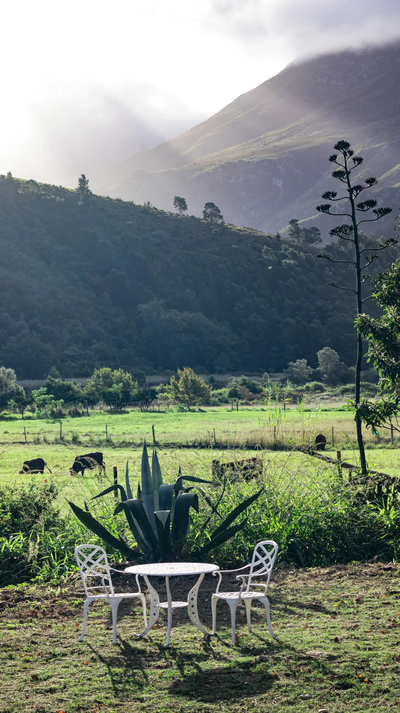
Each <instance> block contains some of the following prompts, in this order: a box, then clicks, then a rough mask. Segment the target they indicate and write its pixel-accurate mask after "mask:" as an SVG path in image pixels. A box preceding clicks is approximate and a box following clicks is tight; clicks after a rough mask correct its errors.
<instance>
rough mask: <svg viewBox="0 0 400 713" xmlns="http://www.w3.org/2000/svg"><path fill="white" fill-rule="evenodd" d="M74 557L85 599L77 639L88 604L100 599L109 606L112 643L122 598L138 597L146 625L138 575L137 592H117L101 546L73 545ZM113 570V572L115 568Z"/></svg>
mask: <svg viewBox="0 0 400 713" xmlns="http://www.w3.org/2000/svg"><path fill="white" fill-rule="evenodd" d="M75 558H76V561H77V564H78V568H79V574H80V575H81V579H82V582H83V587H84V589H85V594H86V600H85V603H84V605H83V628H82V633H81V635H80V637H79V641H82V639H83V637H84V635H85V631H86V624H87V614H88V607H89V604H90V603H91V602H93V601H98V600H101V599H105V600H106V601H107V602H108V603H109V605H110V606H111V614H112V626H113V644H115V642H116V640H117V611H118V606H119V604H120V602H121V601H122V599H131V598H132V597H138V598H139V599H140V601H141V602H142V607H143V618H144V625H145V627H146V625H147V616H146V598H145V596H144V594H143V592H142V591H141V589H140V584H139V577H138V576H137V577H136V584H137V586H138V591H137V592H130V593H127V592H121V593H120V594H118V593H116V592H115V591H114V587H113V583H112V580H111V571H110V570H111V567H110V566H109V564H108V559H107V554H106V552H105V550H104V549H103V548H102V547H98V546H97V545H79V547H75ZM113 571H114V572H115V571H117V570H113Z"/></svg>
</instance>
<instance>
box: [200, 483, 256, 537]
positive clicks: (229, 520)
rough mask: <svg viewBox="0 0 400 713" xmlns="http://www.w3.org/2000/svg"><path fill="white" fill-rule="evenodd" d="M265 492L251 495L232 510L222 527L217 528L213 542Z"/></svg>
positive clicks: (213, 535)
mask: <svg viewBox="0 0 400 713" xmlns="http://www.w3.org/2000/svg"><path fill="white" fill-rule="evenodd" d="M263 490H264V488H261V490H258V492H257V493H254V495H251V496H250V497H249V498H246V500H243V502H242V503H240V505H238V506H237V507H236V508H234V509H233V510H232V512H231V513H229V515H228V517H226V518H225V520H223V521H222V522H221V524H220V526H219V527H217V529H216V530H215V532H213V534H212V535H211V539H212V540H213V539H214V537H217V536H218V535H219V534H220V532H223V531H224V530H226V528H227V527H229V525H230V524H231V523H232V522H234V521H235V520H236V518H237V517H238V516H239V515H240V514H241V513H242V512H243V511H244V510H246V508H248V507H249V505H251V504H252V503H254V501H255V500H257V498H259V497H260V495H261V493H262V492H263Z"/></svg>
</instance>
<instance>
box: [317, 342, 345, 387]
mask: <svg viewBox="0 0 400 713" xmlns="http://www.w3.org/2000/svg"><path fill="white" fill-rule="evenodd" d="M317 358H318V371H319V372H320V373H321V376H322V380H323V381H325V382H327V383H328V384H331V385H333V386H335V385H336V384H343V383H346V382H348V381H349V380H350V379H351V378H354V375H353V372H352V370H351V369H349V367H348V366H346V364H344V363H343V362H342V361H340V357H339V354H338V353H337V352H335V350H334V349H331V348H330V347H324V348H323V349H320V351H319V352H317Z"/></svg>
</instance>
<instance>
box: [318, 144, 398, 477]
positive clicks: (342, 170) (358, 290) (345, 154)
mask: <svg viewBox="0 0 400 713" xmlns="http://www.w3.org/2000/svg"><path fill="white" fill-rule="evenodd" d="M334 149H335V151H337V152H338V153H335V154H332V155H331V156H329V161H330V162H331V163H333V164H335V165H336V166H337V167H338V168H337V169H335V170H334V171H333V172H332V177H333V178H336V179H337V180H338V181H340V182H341V183H343V185H344V187H345V191H346V192H345V195H341V196H338V195H337V193H336V191H327V192H326V193H324V194H323V195H322V198H323V199H324V200H328V201H331V202H335V203H339V204H340V203H342V204H343V202H346V206H347V207H345V208H344V212H340V213H331V209H332V203H323V204H321V205H318V206H317V210H318V211H319V212H320V213H326V214H327V215H334V216H335V217H336V216H343V217H345V218H348V219H349V222H348V223H343V224H342V225H338V226H337V227H335V228H332V230H331V231H330V235H331V236H332V237H336V238H339V239H340V240H344V241H345V242H347V243H352V244H353V259H352V260H333V259H332V258H331V256H330V255H328V254H326V253H325V254H321V255H320V256H319V257H323V258H325V259H327V260H331V261H332V262H339V263H345V264H348V265H352V266H353V267H354V269H355V288H354V289H353V288H351V287H347V286H343V285H336V284H335V283H332V286H333V287H337V288H338V289H344V290H348V291H349V292H352V293H353V294H354V295H355V298H356V313H357V316H358V315H360V314H361V313H362V304H363V302H364V301H365V299H368V297H366V298H364V299H363V297H362V283H363V281H365V279H366V277H368V276H364V275H363V271H364V270H365V269H367V268H368V267H369V266H370V265H371V263H372V262H374V260H376V258H377V255H376V252H377V251H378V250H384V249H385V248H387V247H388V246H389V245H393V243H394V242H395V241H394V240H387V241H386V242H383V243H381V244H380V246H379V247H378V248H377V249H376V250H375V251H374V252H372V253H371V251H370V249H369V248H362V246H361V245H360V234H359V226H360V225H361V224H362V223H370V222H375V221H376V220H380V219H381V218H383V217H384V216H385V215H388V213H390V212H391V210H392V209H391V208H376V205H377V202H376V201H375V200H372V199H368V200H365V201H361V202H360V203H356V200H357V198H358V196H359V195H360V194H361V193H362V192H363V191H365V190H367V189H369V188H372V187H373V186H376V184H377V182H378V181H377V180H376V178H374V177H370V178H366V179H365V181H364V183H357V182H354V181H353V178H352V173H353V171H355V170H356V169H357V168H358V167H359V166H360V165H361V164H362V162H363V159H362V157H361V156H355V155H354V151H353V150H352V149H351V148H350V144H349V143H348V141H338V143H337V144H335V146H334ZM368 211H372V214H373V216H374V217H369V218H363V219H362V220H359V219H358V218H359V215H360V214H361V215H363V214H365V213H368ZM364 253H367V255H364ZM363 255H364V257H366V264H365V265H363V266H362V265H361V259H362V257H363ZM362 356H363V344H362V334H361V332H360V330H359V329H358V328H357V359H356V370H355V383H354V409H355V422H356V430H357V443H358V450H359V453H360V463H361V470H362V473H363V474H366V473H367V462H366V458H365V448H364V440H363V435H362V421H361V415H360V404H361V362H362Z"/></svg>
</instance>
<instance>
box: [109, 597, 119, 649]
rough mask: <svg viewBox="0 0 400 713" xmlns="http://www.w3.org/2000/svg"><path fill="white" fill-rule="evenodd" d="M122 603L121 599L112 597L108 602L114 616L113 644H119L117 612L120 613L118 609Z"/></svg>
mask: <svg viewBox="0 0 400 713" xmlns="http://www.w3.org/2000/svg"><path fill="white" fill-rule="evenodd" d="M120 602H121V599H120V598H118V597H112V598H110V599H109V600H108V603H109V605H110V607H111V616H112V627H113V638H112V642H113V644H115V643H116V642H117V612H118V607H119V604H120Z"/></svg>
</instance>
